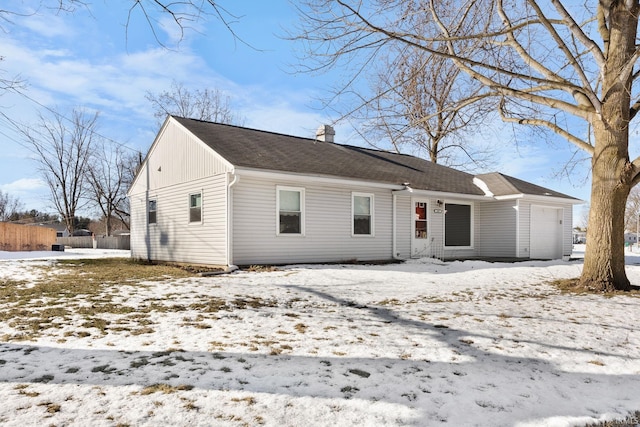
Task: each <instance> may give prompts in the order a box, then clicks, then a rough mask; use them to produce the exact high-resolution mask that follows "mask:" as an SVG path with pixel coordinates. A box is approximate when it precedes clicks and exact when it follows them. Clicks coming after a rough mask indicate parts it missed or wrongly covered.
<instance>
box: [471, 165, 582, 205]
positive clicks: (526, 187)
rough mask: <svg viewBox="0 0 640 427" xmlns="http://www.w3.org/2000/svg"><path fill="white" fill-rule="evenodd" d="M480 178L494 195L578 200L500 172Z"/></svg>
mask: <svg viewBox="0 0 640 427" xmlns="http://www.w3.org/2000/svg"><path fill="white" fill-rule="evenodd" d="M477 177H478V178H479V179H481V180H482V181H484V183H485V184H487V187H489V190H490V191H491V192H492V193H493V195H494V196H511V195H514V194H528V195H534V196H549V197H560V198H564V199H573V200H578V199H576V198H575V197H571V196H567V195H566V194H563V193H559V192H557V191H554V190H550V189H548V188H545V187H541V186H539V185H535V184H532V183H530V182H527V181H523V180H521V179H518V178H514V177H512V176H509V175H505V174H502V173H499V172H492V173H485V174H481V175H477Z"/></svg>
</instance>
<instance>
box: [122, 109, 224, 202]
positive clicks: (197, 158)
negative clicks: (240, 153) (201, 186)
mask: <svg viewBox="0 0 640 427" xmlns="http://www.w3.org/2000/svg"><path fill="white" fill-rule="evenodd" d="M230 171H231V167H230V166H229V165H228V164H227V163H226V161H224V160H223V159H222V158H221V157H219V156H218V155H216V154H215V153H214V152H213V151H212V150H211V149H210V148H209V147H207V146H206V145H204V144H203V143H202V142H201V141H200V140H199V139H198V138H196V137H195V136H193V135H192V134H190V133H189V132H186V131H185V130H184V129H183V128H182V125H180V124H179V123H177V122H176V121H175V120H174V119H170V120H169V122H168V123H167V124H166V126H165V127H164V128H163V129H162V131H161V133H160V134H159V135H158V137H157V138H156V141H155V142H154V144H153V146H152V147H151V150H150V151H149V153H148V154H147V158H146V160H145V163H144V164H143V168H142V170H141V171H140V173H139V174H138V175H137V176H136V179H135V181H134V183H133V185H132V188H131V190H130V191H129V194H138V193H141V192H143V191H147V190H153V189H157V188H164V187H167V186H172V185H176V184H181V183H187V182H192V181H194V180H197V179H201V178H205V177H207V176H213V175H218V174H223V173H225V172H230ZM183 203H184V202H183ZM183 206H184V204H183Z"/></svg>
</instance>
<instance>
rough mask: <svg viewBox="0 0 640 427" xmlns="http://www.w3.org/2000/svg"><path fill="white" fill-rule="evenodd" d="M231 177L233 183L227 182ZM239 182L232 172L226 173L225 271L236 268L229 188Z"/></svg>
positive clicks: (231, 194)
mask: <svg viewBox="0 0 640 427" xmlns="http://www.w3.org/2000/svg"><path fill="white" fill-rule="evenodd" d="M230 175H233V181H231V182H229V176H230ZM238 181H240V176H239V175H236V174H234V173H233V172H227V230H226V233H225V234H226V236H225V237H226V239H227V271H234V270H237V269H238V267H237V266H235V265H233V191H232V190H231V187H233V186H234V185H235V184H237V183H238Z"/></svg>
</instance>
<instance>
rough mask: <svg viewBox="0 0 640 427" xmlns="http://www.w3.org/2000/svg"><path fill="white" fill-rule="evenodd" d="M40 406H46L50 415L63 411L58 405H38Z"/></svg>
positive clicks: (43, 403)
mask: <svg viewBox="0 0 640 427" xmlns="http://www.w3.org/2000/svg"><path fill="white" fill-rule="evenodd" d="M38 406H46V407H47V412H48V413H50V414H55V413H56V412H60V409H62V407H61V406H60V405H58V404H57V403H53V402H42V403H38Z"/></svg>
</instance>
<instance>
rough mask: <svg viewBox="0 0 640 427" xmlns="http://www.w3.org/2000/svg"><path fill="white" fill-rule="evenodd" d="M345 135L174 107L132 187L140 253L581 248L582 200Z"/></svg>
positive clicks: (373, 253) (265, 256) (202, 255)
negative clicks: (577, 232) (577, 229)
mask: <svg viewBox="0 0 640 427" xmlns="http://www.w3.org/2000/svg"><path fill="white" fill-rule="evenodd" d="M333 135H334V132H333V129H332V128H331V127H329V126H325V127H321V128H320V129H319V132H318V137H317V139H309V138H300V137H295V136H289V135H282V134H277V133H272V132H265V131H260V130H254V129H247V128H242V127H237V126H231V125H224V124H217V123H210V122H204V121H198V120H193V119H185V118H180V117H172V116H171V117H168V118H167V120H166V121H165V123H164V124H163V126H162V128H161V130H160V132H159V133H158V136H157V137H156V139H155V141H154V143H153V145H152V146H151V149H150V150H149V153H148V154H147V156H146V158H145V160H144V162H143V164H142V165H141V168H140V170H139V172H138V174H137V176H136V178H135V180H134V182H133V184H132V186H131V189H130V190H129V197H130V201H131V252H132V257H134V258H141V259H149V260H163V261H174V262H187V263H197V264H211V265H232V264H236V265H249V264H282V263H311V262H335V261H353V260H358V261H375V260H390V259H394V258H395V259H408V258H413V257H438V258H444V259H447V258H471V257H509V258H523V259H526V258H535V259H555V258H561V257H563V256H565V255H569V254H570V253H571V249H572V207H573V205H574V204H578V203H582V202H581V201H580V200H578V199H575V198H573V197H570V196H567V195H564V194H561V193H558V192H555V191H553V190H549V189H546V188H543V187H539V186H537V185H534V184H531V183H528V182H525V181H522V180H519V179H516V178H513V177H509V176H506V175H503V174H500V173H489V174H483V175H477V176H474V175H471V174H468V173H465V172H461V171H458V170H455V169H451V168H448V167H445V166H441V165H437V164H434V163H431V162H428V161H425V160H423V159H419V158H416V157H413V156H408V155H402V154H394V153H388V152H385V151H378V150H373V149H368V148H362V147H354V146H348V145H340V144H336V143H334V142H333Z"/></svg>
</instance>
